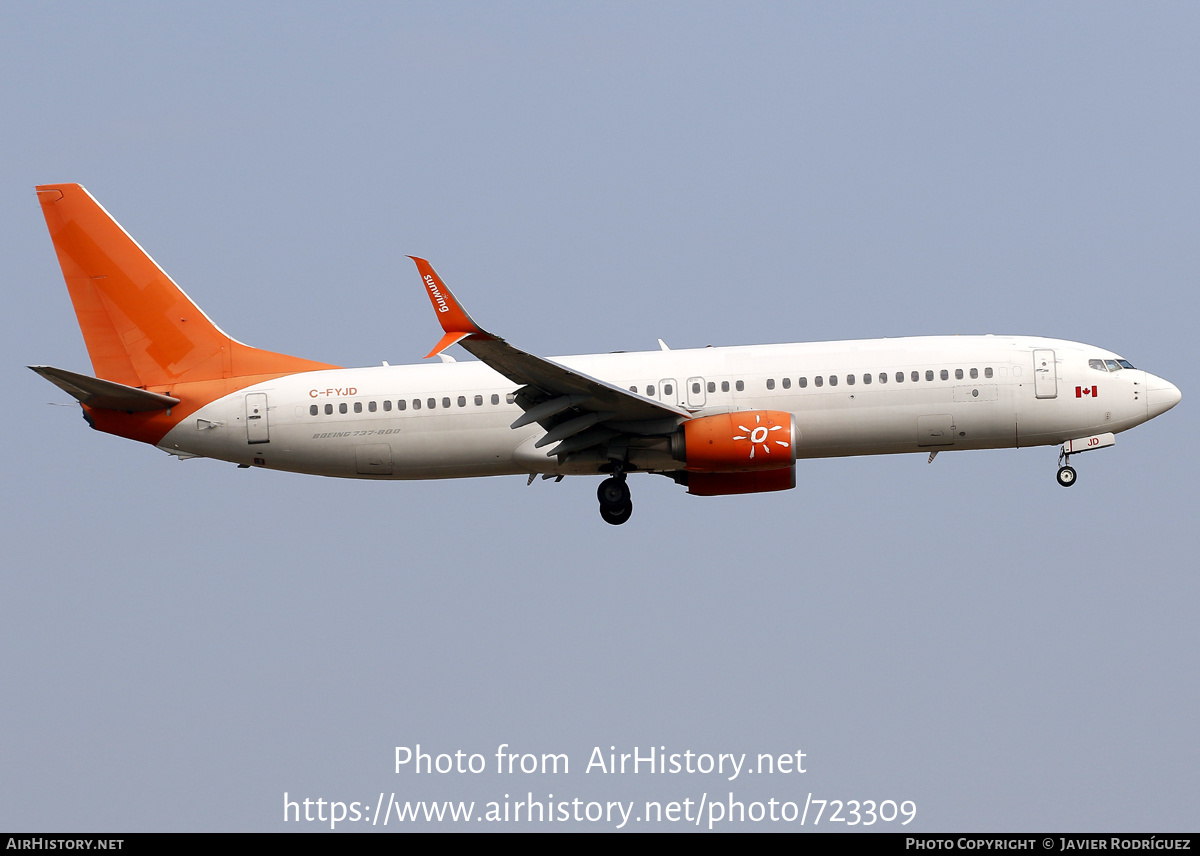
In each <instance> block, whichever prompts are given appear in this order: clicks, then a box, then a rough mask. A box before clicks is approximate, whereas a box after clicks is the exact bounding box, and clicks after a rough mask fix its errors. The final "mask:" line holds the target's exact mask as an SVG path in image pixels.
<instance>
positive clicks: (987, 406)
mask: <svg viewBox="0 0 1200 856" xmlns="http://www.w3.org/2000/svg"><path fill="white" fill-rule="evenodd" d="M1115 358H1116V355H1115V354H1113V353H1111V352H1109V351H1106V350H1104V349H1102V348H1096V347H1092V346H1090V345H1083V344H1079V343H1076V342H1066V341H1061V340H1057V339H1041V338H1033V337H1022V336H936V337H921V338H901V339H866V340H858V341H846V342H813V343H802V344H790V345H757V346H746V347H727V348H703V349H693V350H677V351H668V350H662V351H650V352H637V353H615V354H590V355H585V356H571V357H558V358H555V362H558V363H560V364H562V365H565V366H568V367H570V368H572V369H575V370H578V371H580V372H583V373H586V374H587V375H590V376H592V377H595V378H599V379H602V380H605V381H608V382H610V383H613V384H616V385H619V386H621V387H623V388H625V389H632V390H633V391H634V392H636V393H637V394H639V395H642V396H645V397H648V398H652V399H654V400H656V401H661V402H665V403H668V404H672V405H677V406H680V407H683V408H686V409H687V410H689V411H692V412H693V413H694V414H695V415H697V416H703V415H706V414H710V413H720V412H724V411H730V410H758V409H770V410H781V411H788V412H791V413H792V414H794V415H795V420H796V427H797V441H798V445H797V448H796V456H797V457H798V458H815V457H831V456H841V455H876V454H891V453H900V452H932V451H949V450H954V449H993V448H1010V447H1017V446H1035V445H1048V444H1057V443H1062V442H1064V441H1067V440H1070V439H1073V438H1079V437H1085V436H1088V435H1094V434H1101V433H1108V432H1111V433H1118V432H1121V431H1124V430H1127V429H1129V428H1132V427H1134V426H1135V425H1138V424H1140V423H1142V422H1145V421H1146V420H1147V419H1150V418H1152V417H1153V416H1155V415H1157V414H1158V413H1160V412H1162V411H1163V410H1166V409H1169V407H1170V406H1171V405H1173V404H1174V403H1175V401H1177V400H1178V390H1176V389H1175V388H1174V387H1172V386H1171V385H1170V384H1168V383H1166V382H1165V381H1161V380H1160V379H1158V378H1156V377H1155V376H1154V375H1150V374H1147V373H1146V372H1143V371H1140V370H1136V369H1122V370H1119V371H1107V370H1101V369H1097V368H1095V367H1094V364H1095V361H1096V360H1100V361H1104V360H1108V361H1110V362H1109V365H1111V364H1112V363H1111V361H1112V360H1114V359H1115ZM1089 360H1091V361H1092V363H1093V364H1092V366H1089ZM868 378H869V380H868ZM914 378H915V379H914ZM1156 389H1157V390H1159V397H1157V398H1156V396H1155V390H1156ZM1168 389H1169V392H1167V391H1165V390H1168ZM514 391H515V385H514V384H513V382H512V381H509V380H507V379H506V378H505V377H503V376H502V375H500V374H498V373H497V372H495V371H493V370H492V369H490V368H489V367H488V366H486V365H484V364H483V363H481V362H475V361H471V362H450V363H434V364H422V365H411V366H379V367H372V368H358V369H336V370H329V371H315V372H306V373H301V374H294V375H289V376H286V377H280V378H277V379H275V380H271V381H269V382H266V383H261V384H258V385H256V386H251V387H247V388H246V389H243V390H240V391H238V392H237V393H234V394H232V395H228V396H225V397H224V398H221V399H218V400H216V401H214V402H212V403H211V404H208V405H207V406H205V407H203V408H202V409H201V410H199V411H198V412H197V413H195V414H194V415H193V416H192V417H189V418H188V419H185V420H184V421H182V422H181V423H180V424H179V425H177V426H176V427H175V428H173V429H172V430H171V431H170V432H169V433H168V434H167V435H166V436H165V437H164V438H163V440H162V442H161V443H160V444H159V445H160V448H162V449H164V450H166V451H168V452H171V453H172V454H179V455H181V456H185V457H186V456H205V457H211V458H218V459H222V460H227V461H233V462H236V463H239V464H248V465H258V466H265V467H268V468H271V469H280V470H288V471H294V472H303V473H315V474H319V475H327V476H339V477H347V478H376V479H378V478H394V479H426V478H458V477H470V476H484V475H503V474H516V473H549V474H579V473H586V472H600V471H601V470H600V468H599V464H601V463H602V461H599V460H597V461H595V462H591V461H589V460H588V459H586V458H585V459H584V460H582V461H579V460H574V461H569V462H568V463H566V464H565V465H563V464H560V462H559V459H558V458H557V457H548V456H547V455H546V449H544V448H542V449H535V448H534V443H535V442H536V441H537V440H538V439H539V438H541V437H542V436H543V435H544V434H545V431H544V430H543V429H542V428H541V427H539V426H538V425H537V424H531V425H527V426H524V427H522V428H519V429H515V430H514V429H512V428H510V427H509V426H510V424H511V423H512V422H513V421H514V420H515V419H516V418H517V417H519V416H520V415H521V412H522V411H521V409H520V408H519V407H518V406H517V405H516V404H515V403H512V400H511V398H510V396H511V394H512V393H513V392H514ZM1168 399H1169V403H1168ZM641 461H642V464H641V466H640V468H641V469H644V470H657V471H670V470H675V469H682V468H683V466H684V464H683V463H682V462H679V461H675V460H673V459H672V458H671V457H670V455H669V454H668V453H667V451H666V450H665V448H664V449H661V450H658V451H654V450H646V451H645V452H644V453H643V456H642V458H641Z"/></svg>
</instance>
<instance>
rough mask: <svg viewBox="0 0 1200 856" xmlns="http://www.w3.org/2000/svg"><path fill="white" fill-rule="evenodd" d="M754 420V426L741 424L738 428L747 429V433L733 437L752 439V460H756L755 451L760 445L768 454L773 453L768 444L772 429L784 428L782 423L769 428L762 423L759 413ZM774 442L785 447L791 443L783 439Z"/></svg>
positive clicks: (736, 438) (780, 429) (779, 429)
mask: <svg viewBox="0 0 1200 856" xmlns="http://www.w3.org/2000/svg"><path fill="white" fill-rule="evenodd" d="M754 422H755V425H754V427H753V428H747V427H746V426H745V425H739V426H738V430H739V431H745V432H746V433H745V434H743V435H742V436H740V437H739V436H736V435H735V436H734V438H733V439H735V440H749V441H750V460H754V453H755V451H756V450H757V448H758V447H759V446H762V450H763V452H765V453H766V454H768V455H769V454H771V447H770V446H769V445H768V444H767V438H768V437H770V435H771V432H772V431H782V430H783V426H782V425H772V426H771V427H770V428H768V427H767V426H766V425H763V424H761V423H762V417H761V416H758V415H755V417H754ZM772 442H774V443H775V445H776V446H782V447H783V448H785V449H786V448H788V446H789V445H790V444H789V443H787V442H785V441H783V440H774V441H772Z"/></svg>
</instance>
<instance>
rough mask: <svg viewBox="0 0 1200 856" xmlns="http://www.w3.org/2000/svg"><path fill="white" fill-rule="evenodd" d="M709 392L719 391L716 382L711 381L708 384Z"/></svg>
mask: <svg viewBox="0 0 1200 856" xmlns="http://www.w3.org/2000/svg"><path fill="white" fill-rule="evenodd" d="M708 391H709V392H716V391H717V385H716V383H714V382H713V381H711V380H710V381H709V382H708Z"/></svg>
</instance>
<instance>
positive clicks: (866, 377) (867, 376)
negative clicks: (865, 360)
mask: <svg viewBox="0 0 1200 856" xmlns="http://www.w3.org/2000/svg"><path fill="white" fill-rule="evenodd" d="M870 382H871V373H870V372H867V373H866V374H865V375H863V383H870Z"/></svg>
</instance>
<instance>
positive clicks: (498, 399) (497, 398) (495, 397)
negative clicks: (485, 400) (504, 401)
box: [492, 392, 500, 404]
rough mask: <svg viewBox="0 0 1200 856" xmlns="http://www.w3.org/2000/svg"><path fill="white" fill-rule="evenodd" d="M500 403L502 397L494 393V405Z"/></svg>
mask: <svg viewBox="0 0 1200 856" xmlns="http://www.w3.org/2000/svg"><path fill="white" fill-rule="evenodd" d="M499 403H500V396H499V395H497V394H496V393H494V392H493V393H492V404H499Z"/></svg>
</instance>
